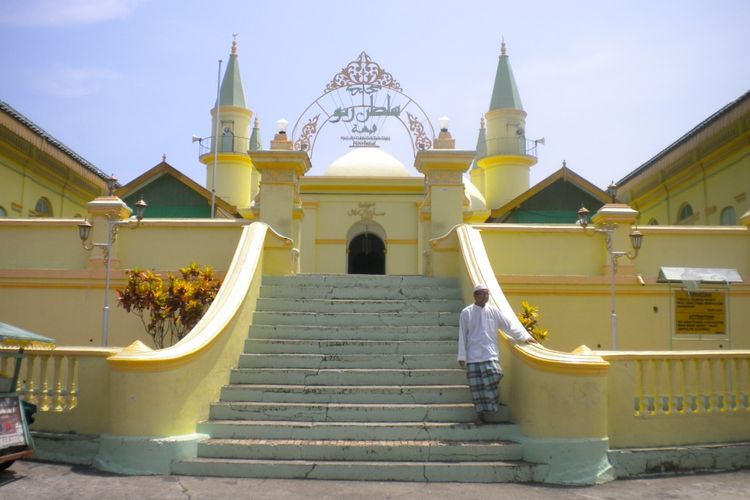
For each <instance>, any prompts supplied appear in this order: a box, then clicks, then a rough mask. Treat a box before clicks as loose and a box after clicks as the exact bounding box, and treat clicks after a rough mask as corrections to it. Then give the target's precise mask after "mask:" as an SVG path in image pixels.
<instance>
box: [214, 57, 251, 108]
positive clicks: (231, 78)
mask: <svg viewBox="0 0 750 500" xmlns="http://www.w3.org/2000/svg"><path fill="white" fill-rule="evenodd" d="M219 95H220V99H221V105H222V106H235V107H238V108H246V107H247V106H245V91H244V90H243V89H242V79H241V78H240V65H239V63H238V62H237V45H236V43H233V44H232V54H231V55H230V56H229V62H228V63H227V70H226V72H225V73H224V79H223V80H222V82H221V92H220V94H219Z"/></svg>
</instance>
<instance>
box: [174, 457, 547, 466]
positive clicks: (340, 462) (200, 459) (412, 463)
mask: <svg viewBox="0 0 750 500" xmlns="http://www.w3.org/2000/svg"><path fill="white" fill-rule="evenodd" d="M190 462H192V463H199V462H202V463H216V464H221V463H235V464H246V465H260V464H273V465H304V466H314V465H317V464H326V465H333V466H351V465H358V466H371V467H383V466H388V467H398V466H403V467H413V466H419V467H431V466H445V467H480V466H484V467H487V466H492V467H519V466H526V467H533V466H534V465H536V464H534V463H532V462H526V461H524V460H491V461H490V460H486V461H482V460H477V461H473V462H467V461H462V462H447V461H435V462H428V461H425V460H414V461H403V460H400V461H398V462H383V461H369V460H368V461H364V460H283V459H282V460H275V459H267V460H262V459H252V458H211V457H196V458H187V459H183V460H179V461H177V462H176V463H190Z"/></svg>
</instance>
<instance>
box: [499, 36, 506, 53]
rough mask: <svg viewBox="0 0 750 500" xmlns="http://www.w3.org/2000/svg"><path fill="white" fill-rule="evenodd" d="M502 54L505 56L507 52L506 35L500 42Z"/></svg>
mask: <svg viewBox="0 0 750 500" xmlns="http://www.w3.org/2000/svg"><path fill="white" fill-rule="evenodd" d="M500 55H501V56H504V55H506V53H505V37H503V38H502V43H500Z"/></svg>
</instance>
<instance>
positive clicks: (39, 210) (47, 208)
mask: <svg viewBox="0 0 750 500" xmlns="http://www.w3.org/2000/svg"><path fill="white" fill-rule="evenodd" d="M34 216H36V217H52V203H50V202H49V200H48V199H47V198H45V197H44V196H42V197H41V198H39V199H38V200H37V202H36V206H35V207H34Z"/></svg>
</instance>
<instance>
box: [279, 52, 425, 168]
mask: <svg viewBox="0 0 750 500" xmlns="http://www.w3.org/2000/svg"><path fill="white" fill-rule="evenodd" d="M407 110H408V111H407ZM404 117H406V119H404ZM329 123H330V124H333V125H334V126H336V127H340V131H341V135H340V139H341V140H342V141H347V142H350V143H351V146H352V147H359V146H375V147H377V146H378V143H380V142H384V141H390V140H391V136H390V135H389V133H390V131H392V130H394V125H396V126H395V129H396V131H399V130H402V131H403V132H405V133H406V134H408V135H409V139H410V142H411V145H412V150H413V152H414V154H415V155H416V153H417V151H418V150H423V149H429V148H430V147H432V139H431V137H434V128H433V127H432V124H431V123H430V121H429V119H428V118H427V116H426V114H425V113H424V111H423V110H422V108H421V107H420V106H419V105H418V104H417V103H416V102H414V100H413V99H411V98H410V97H409V96H407V95H406V94H404V93H403V91H402V89H401V85H400V84H399V83H398V82H397V81H396V79H395V78H394V77H393V75H391V74H390V73H388V72H387V71H385V70H384V69H383V68H381V67H380V65H379V64H378V63H376V62H374V61H373V60H372V59H371V58H370V56H368V55H367V54H366V53H364V52H362V53H361V54H360V55H359V57H358V58H357V59H355V60H354V61H351V62H349V63H348V64H347V65H346V66H345V67H344V68H343V69H342V70H341V71H340V72H339V73H337V74H336V75H334V77H333V78H332V79H331V81H330V82H329V83H328V85H326V88H325V91H324V93H323V95H321V96H320V97H318V99H316V100H315V101H314V102H313V103H312V104H310V105H309V106H308V107H307V109H305V111H304V112H303V113H302V115H301V116H300V117H299V119H298V120H297V123H296V124H295V126H294V129H293V130H292V137H293V138H294V146H295V149H297V150H301V151H307V152H308V153H309V154H310V156H311V157H312V154H313V149H314V148H315V141H316V139H317V136H318V134H319V132H320V131H321V130H322V129H323V128H324V127H325V125H327V124H329ZM298 130H299V133H298ZM428 133H430V134H431V135H428Z"/></svg>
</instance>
